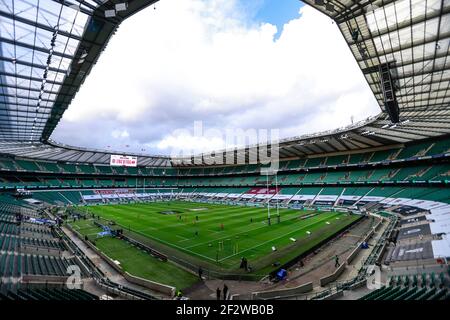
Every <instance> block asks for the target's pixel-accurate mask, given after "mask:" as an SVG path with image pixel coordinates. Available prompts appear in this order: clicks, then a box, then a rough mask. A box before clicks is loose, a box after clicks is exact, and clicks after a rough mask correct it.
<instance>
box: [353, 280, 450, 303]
mask: <svg viewBox="0 0 450 320" xmlns="http://www.w3.org/2000/svg"><path fill="white" fill-rule="evenodd" d="M447 292H448V283H447V282H446V279H445V275H444V273H441V274H440V275H439V277H436V275H435V274H434V273H431V274H425V273H423V274H422V275H421V276H418V275H405V276H396V277H391V278H390V280H389V281H388V285H387V286H384V287H382V288H380V289H377V290H375V291H372V292H370V293H369V294H367V295H365V296H363V297H361V298H360V299H359V300H441V299H445V298H446V294H447Z"/></svg>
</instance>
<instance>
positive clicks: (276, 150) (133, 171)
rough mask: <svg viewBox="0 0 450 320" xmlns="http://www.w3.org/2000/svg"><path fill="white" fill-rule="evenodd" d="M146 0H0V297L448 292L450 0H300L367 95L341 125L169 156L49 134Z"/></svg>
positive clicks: (385, 296) (322, 296) (318, 296)
mask: <svg viewBox="0 0 450 320" xmlns="http://www.w3.org/2000/svg"><path fill="white" fill-rule="evenodd" d="M164 1H167V0H162V1H160V2H164ZM156 2H157V1H154V0H128V1H123V0H106V1H105V0H84V1H83V0H80V1H78V0H71V1H59V0H45V1H44V0H40V1H28V0H20V1H16V0H6V1H1V2H0V300H40V301H42V300H47V301H48V300H61V301H66V300H70V301H72V300H77V301H80V300H83V301H86V300H89V301H91V300H234V301H241V300H258V301H261V300H448V299H449V298H450V290H449V287H450V265H449V258H450V238H449V237H450V235H449V233H450V192H449V191H450V189H449V181H450V179H449V177H450V164H449V159H450V135H449V134H450V92H449V88H450V61H449V60H448V56H449V55H450V2H449V1H445V0H442V1H430V0H429V1H406V0H357V1H347V0H339V1H337V0H303V2H304V5H305V6H309V7H312V8H314V9H315V10H318V11H319V12H320V13H321V14H323V15H325V16H327V17H329V18H330V19H331V20H332V21H333V23H334V24H335V25H336V26H337V27H338V28H339V31H340V33H341V34H342V39H341V40H342V41H344V42H345V43H346V45H347V46H348V48H349V50H350V52H351V53H350V52H348V54H349V55H350V54H352V55H353V58H354V60H356V63H357V65H358V67H359V68H360V72H361V73H362V74H363V76H364V78H365V80H366V82H367V85H368V87H369V88H370V90H371V91H372V94H373V96H374V97H375V99H376V101H377V103H378V105H379V109H380V110H379V113H378V115H376V116H371V117H368V118H366V119H364V120H361V121H358V122H355V123H352V124H351V125H348V126H345V127H340V128H338V129H336V128H334V127H330V128H329V130H327V131H321V132H312V133H309V134H302V135H299V136H294V137H288V138H281V139H278V140H276V141H275V140H271V141H269V143H267V144H263V143H259V142H258V143H256V144H247V145H245V146H240V147H236V148H233V149H226V150H225V149H223V150H214V151H213V152H209V153H192V154H182V155H168V154H167V155H162V156H159V155H158V156H157V155H151V154H147V153H145V152H140V153H138V152H130V151H126V152H124V151H123V150H118V151H113V150H109V149H108V150H106V149H105V150H100V149H97V148H91V147H85V146H72V145H68V144H65V143H62V142H58V141H56V140H53V136H52V134H53V133H54V130H55V129H56V128H57V126H58V124H59V123H60V121H61V119H62V118H63V115H64V114H65V112H66V110H67V109H68V108H69V106H71V103H72V100H74V99H75V97H76V95H77V92H78V91H79V90H80V88H81V87H82V86H83V85H86V84H85V80H86V79H87V78H89V75H90V73H91V70H94V69H95V65H96V63H97V62H98V61H101V60H102V54H103V52H104V51H105V50H106V47H107V45H108V43H109V41H110V40H111V39H112V38H114V36H115V33H116V31H117V29H118V28H119V26H120V25H121V24H122V23H123V22H124V21H126V20H127V19H128V18H130V17H132V16H134V15H140V14H142V12H143V11H144V10H153V8H152V7H153V6H154V5H155V3H156ZM61 21H64V23H62V22H61ZM309 63H310V64H312V65H313V64H318V65H319V64H320V63H321V61H310V62H309ZM337 63H338V62H337ZM342 112H345V110H342ZM150 121H151V120H150Z"/></svg>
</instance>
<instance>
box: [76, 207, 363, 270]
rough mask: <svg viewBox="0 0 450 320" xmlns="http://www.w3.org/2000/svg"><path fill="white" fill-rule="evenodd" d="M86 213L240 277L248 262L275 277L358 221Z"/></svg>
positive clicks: (124, 210) (176, 211)
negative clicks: (276, 268) (277, 266)
mask: <svg viewBox="0 0 450 320" xmlns="http://www.w3.org/2000/svg"><path fill="white" fill-rule="evenodd" d="M83 210H84V209H83ZM86 210H87V211H88V212H90V213H93V214H95V215H99V216H100V217H102V218H104V219H107V220H111V221H114V222H115V223H116V224H117V225H119V226H121V227H122V228H124V229H125V230H128V229H129V230H132V231H133V233H135V234H136V235H139V236H140V237H141V238H142V239H145V238H146V239H149V240H151V241H153V243H160V244H163V245H164V246H165V247H170V248H172V249H176V251H178V252H180V253H183V254H184V256H191V257H193V258H195V259H196V261H204V262H207V263H208V264H209V265H215V266H218V267H220V268H221V270H228V271H239V270H238V267H239V263H240V260H241V257H243V256H245V257H246V258H247V259H248V261H249V263H250V265H251V266H252V267H254V269H258V270H259V271H261V272H268V271H271V270H272V269H273V267H271V265H272V263H273V262H274V261H278V262H280V263H283V262H286V261H288V260H289V259H291V258H294V257H295V256H297V255H299V254H301V253H303V252H305V251H306V250H308V249H309V248H311V247H313V246H314V245H316V244H317V243H319V242H320V241H322V240H323V239H326V238H327V237H329V236H330V235H332V234H334V233H336V232H337V231H339V230H341V229H343V228H344V227H346V226H347V225H349V224H350V223H352V222H353V221H355V220H356V219H357V218H358V217H357V216H354V215H348V214H343V213H338V212H314V213H316V215H315V216H313V217H308V218H306V219H301V217H304V216H306V215H309V214H311V213H312V212H309V211H299V210H290V209H280V211H279V212H280V216H281V222H280V223H277V218H276V216H275V210H274V209H272V210H271V212H272V225H270V226H269V225H268V224H267V209H266V208H256V207H242V206H227V205H215V204H205V203H193V202H182V201H173V202H156V203H145V204H121V205H105V206H103V205H102V206H92V207H89V208H87V209H86ZM168 213H171V214H168ZM197 216H198V221H197V219H196V217H197ZM251 221H252V222H251ZM222 225H223V229H222V227H221V226H222ZM292 239H295V240H296V241H295V242H294V241H293V240H292ZM272 247H275V248H276V251H273V250H272ZM157 249H160V248H157Z"/></svg>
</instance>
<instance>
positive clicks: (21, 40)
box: [0, 0, 450, 165]
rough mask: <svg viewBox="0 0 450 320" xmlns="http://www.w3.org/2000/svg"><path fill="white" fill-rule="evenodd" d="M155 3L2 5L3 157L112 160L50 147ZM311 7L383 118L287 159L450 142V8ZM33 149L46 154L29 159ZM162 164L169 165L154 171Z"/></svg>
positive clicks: (442, 1) (394, 2)
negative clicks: (94, 72)
mask: <svg viewBox="0 0 450 320" xmlns="http://www.w3.org/2000/svg"><path fill="white" fill-rule="evenodd" d="M103 2H104V3H103ZM154 2H156V0H134V1H132V0H129V1H127V3H128V6H126V7H123V6H121V4H122V3H123V1H120V0H116V1H113V0H109V1H108V0H90V1H82V0H80V1H74V0H73V1H62V0H40V1H39V2H38V3H39V5H36V4H35V3H36V2H35V1H32V0H21V1H17V0H2V1H1V2H0V140H2V141H3V142H0V153H6V154H14V153H16V154H17V155H22V156H24V157H25V156H30V157H33V158H34V157H37V158H44V157H47V158H51V157H52V155H53V154H54V155H55V157H58V155H59V156H61V159H60V160H62V161H64V159H66V158H67V157H65V156H62V155H63V154H65V155H68V156H69V157H68V158H69V159H80V161H81V159H86V161H90V160H89V159H91V160H92V159H94V158H95V157H93V158H90V157H89V156H87V155H86V153H87V154H91V155H93V154H96V153H99V152H100V153H103V154H105V155H106V154H110V153H111V152H110V151H92V150H86V149H81V148H74V147H68V146H62V145H58V144H55V143H49V141H48V140H49V137H50V135H51V133H52V132H53V129H54V128H55V126H56V125H57V123H58V122H59V120H60V119H61V117H62V115H63V113H64V111H65V110H66V109H67V107H68V105H69V104H70V102H71V101H72V99H73V97H74V95H75V93H76V92H77V91H78V89H79V87H80V85H81V84H82V83H83V81H84V79H85V77H86V76H87V75H88V73H89V71H90V70H91V68H92V67H93V65H94V64H95V62H96V61H97V59H98V58H99V56H100V54H101V52H102V50H103V49H104V48H105V46H106V44H107V42H108V40H109V39H110V37H111V35H112V34H113V33H114V31H115V30H116V28H117V27H118V25H119V24H120V22H121V21H123V20H124V19H126V18H127V17H129V16H130V15H132V14H134V13H135V12H137V11H138V10H140V9H142V8H144V7H146V6H148V5H150V4H152V3H154ZM304 2H305V3H308V4H310V5H311V6H313V7H315V8H316V9H318V10H320V11H321V12H323V13H324V14H326V15H328V16H329V17H330V18H332V19H333V20H334V21H335V22H336V24H337V25H338V27H339V29H340V30H341V32H342V34H343V36H344V38H345V41H346V42H347V43H348V45H349V48H350V49H351V52H352V53H353V55H354V57H355V59H356V61H357V63H358V65H359V66H360V68H361V70H362V72H363V74H364V76H365V77H366V80H367V82H368V84H369V86H370V88H371V89H372V91H373V93H374V95H375V97H376V99H377V100H378V103H379V105H380V108H381V110H382V112H381V113H380V114H379V115H378V116H377V117H374V118H370V119H366V120H365V121H362V122H360V123H357V124H354V125H351V126H349V127H346V128H339V129H336V130H330V131H327V132H321V133H315V134H310V135H303V136H300V137H292V138H289V139H284V140H281V141H279V146H280V149H279V154H280V157H281V158H289V157H298V156H305V155H311V154H318V153H328V152H346V151H351V150H358V149H365V148H371V147H378V146H383V145H392V144H398V143H407V142H410V141H414V140H421V139H425V138H431V137H436V136H440V135H446V134H449V133H450V90H449V88H450V59H448V56H449V53H450V1H448V0H427V1H423V0H375V1H372V0H361V1H352V0H304ZM102 3H103V4H102ZM52 37H55V41H54V43H55V45H54V46H52ZM331 52H332V51H331V48H330V55H332V53H331ZM330 59H332V56H331V57H330ZM317 63H320V61H317ZM342 112H345V110H342ZM12 141H14V143H11V142H12ZM25 142H26V143H25ZM13 146H14V147H13ZM27 146H28V147H29V146H33V148H35V149H33V150H34V151H35V150H38V149H39V150H41V151H43V150H46V151H45V152H40V153H39V152H30V153H29V152H28V150H30V149H29V148H28V147H27ZM22 148H23V149H22ZM56 149H58V150H59V151H56ZM70 150H72V151H73V152H69V151H70ZM222 152H224V151H218V152H216V155H217V154H219V155H220V154H221V153H222ZM245 152H246V153H247V155H248V151H245ZM75 154H78V156H77V155H75ZM82 154H84V155H82ZM119 154H120V152H119ZM144 157H145V158H146V159H148V162H147V161H146V163H147V164H146V165H152V164H154V165H167V164H168V163H167V161H168V160H167V157H158V156H148V155H147V156H144ZM156 158H160V159H161V162H160V164H156V163H158V162H156V163H154V162H153V161H154V160H155V159H156ZM52 159H53V158H52ZM98 159H99V160H101V159H106V158H105V157H100V156H98ZM55 160H56V158H55ZM96 161H97V160H96ZM105 161H106V160H105ZM100 162H103V161H100ZM141 164H142V163H141Z"/></svg>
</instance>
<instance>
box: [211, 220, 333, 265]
mask: <svg viewBox="0 0 450 320" xmlns="http://www.w3.org/2000/svg"><path fill="white" fill-rule="evenodd" d="M333 217H334V216H332V217H327V218H324V219H322V220H319V221H316V222H313V223H310V224H308V225H306V226H304V227H302V228H301V229H297V230H293V231H291V232H288V233H285V234H283V235H281V236H279V237H277V238H273V239H270V240H267V241H265V242H263V243H260V244H258V245H256V246H253V247H251V248H248V249H245V250H243V251H240V252H238V253H235V254H232V255H229V256H227V257H224V258H222V259H220V260H219V262H222V261H223V260H226V259H228V258H231V257H234V256H236V255H240V254H242V253H243V252H246V251H249V250H253V249H255V248H258V247H261V246H262V245H265V244H266V243H269V242H272V241H274V240H278V239H280V238H283V237H286V236H288V235H290V234H292V233H294V232H298V231H299V230H303V229H305V228H307V227H309V226H312V225H313V224H316V223H319V222H323V221H325V220H328V219H331V218H333Z"/></svg>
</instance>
